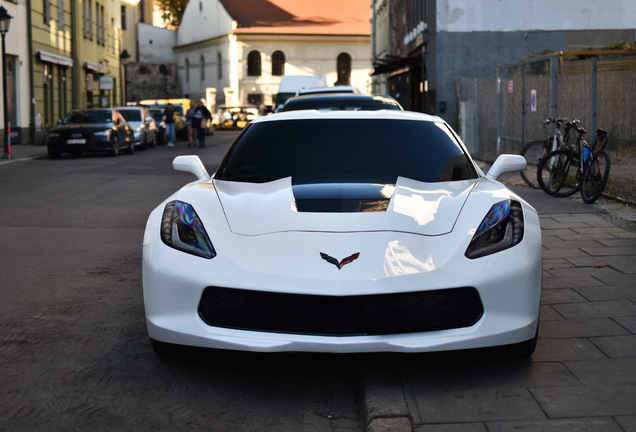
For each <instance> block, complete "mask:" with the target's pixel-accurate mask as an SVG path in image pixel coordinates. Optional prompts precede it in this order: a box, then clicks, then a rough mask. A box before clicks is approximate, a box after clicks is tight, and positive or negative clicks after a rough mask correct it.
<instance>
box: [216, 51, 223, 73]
mask: <svg viewBox="0 0 636 432" xmlns="http://www.w3.org/2000/svg"><path fill="white" fill-rule="evenodd" d="M216 75H217V78H218V79H221V78H223V57H222V56H221V53H216Z"/></svg>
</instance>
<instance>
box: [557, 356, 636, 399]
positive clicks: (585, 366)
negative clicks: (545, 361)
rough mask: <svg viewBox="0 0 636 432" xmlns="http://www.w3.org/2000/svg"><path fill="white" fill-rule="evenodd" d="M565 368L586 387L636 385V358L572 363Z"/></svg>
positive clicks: (568, 363) (566, 364)
mask: <svg viewBox="0 0 636 432" xmlns="http://www.w3.org/2000/svg"><path fill="white" fill-rule="evenodd" d="M565 366H566V367H567V368H568V369H569V370H570V372H572V374H573V375H574V376H576V377H577V378H578V379H579V380H580V381H581V382H582V383H583V384H585V385H614V384H616V385H622V384H636V358H624V359H611V360H609V359H600V360H583V361H571V362H567V363H565ZM635 402H636V401H635ZM634 409H635V411H636V406H634Z"/></svg>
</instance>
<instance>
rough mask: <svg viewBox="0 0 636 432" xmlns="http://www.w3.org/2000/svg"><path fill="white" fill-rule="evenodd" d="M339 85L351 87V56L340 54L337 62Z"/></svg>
mask: <svg viewBox="0 0 636 432" xmlns="http://www.w3.org/2000/svg"><path fill="white" fill-rule="evenodd" d="M336 67H337V71H338V82H337V83H336V84H338V85H351V56H350V55H349V54H347V53H340V54H339V55H338V60H337V64H336Z"/></svg>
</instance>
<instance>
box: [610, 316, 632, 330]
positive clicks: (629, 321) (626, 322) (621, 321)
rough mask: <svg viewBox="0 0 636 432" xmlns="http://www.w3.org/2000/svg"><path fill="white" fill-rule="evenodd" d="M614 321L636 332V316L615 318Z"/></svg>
mask: <svg viewBox="0 0 636 432" xmlns="http://www.w3.org/2000/svg"><path fill="white" fill-rule="evenodd" d="M614 321H616V322H617V323H619V324H620V325H622V326H623V327H625V328H626V329H627V330H629V331H630V332H632V333H636V316H634V317H620V318H615V319H614Z"/></svg>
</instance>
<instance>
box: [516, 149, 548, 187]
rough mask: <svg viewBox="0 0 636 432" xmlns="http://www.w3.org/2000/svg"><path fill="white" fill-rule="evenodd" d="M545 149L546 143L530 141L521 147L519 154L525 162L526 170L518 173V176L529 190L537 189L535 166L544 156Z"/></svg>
mask: <svg viewBox="0 0 636 432" xmlns="http://www.w3.org/2000/svg"><path fill="white" fill-rule="evenodd" d="M547 148H548V147H547V142H546V141H530V142H529V143H528V144H526V145H524V146H523V148H522V149H521V153H519V154H520V155H521V156H523V157H524V158H526V162H527V165H526V169H525V170H523V171H519V174H521V178H522V179H523V181H524V182H525V183H526V184H527V185H528V186H530V187H531V188H535V189H538V188H539V183H537V166H538V165H539V162H541V159H543V157H544V156H545V154H546V152H547V150H546V149H547Z"/></svg>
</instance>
